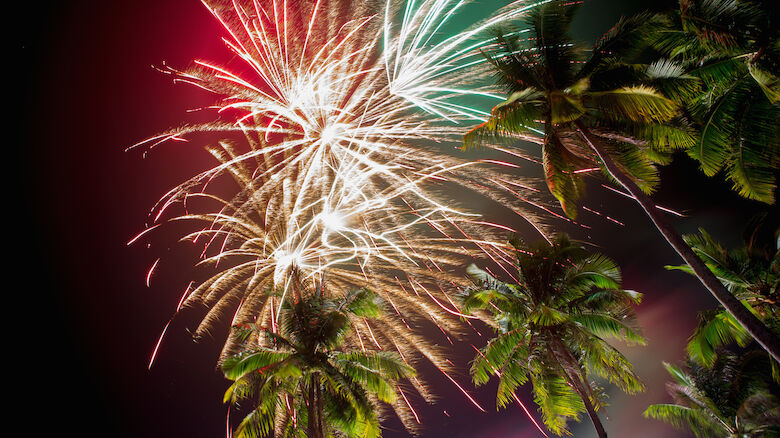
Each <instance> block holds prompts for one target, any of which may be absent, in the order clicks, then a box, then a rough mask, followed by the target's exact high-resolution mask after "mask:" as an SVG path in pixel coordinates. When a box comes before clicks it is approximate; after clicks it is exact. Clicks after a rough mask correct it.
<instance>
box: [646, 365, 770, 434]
mask: <svg viewBox="0 0 780 438" xmlns="http://www.w3.org/2000/svg"><path fill="white" fill-rule="evenodd" d="M755 359H757V357H756V354H755V353H753V354H749V355H745V356H742V357H740V358H737V357H736V356H721V357H719V358H718V360H717V361H716V362H715V363H714V364H713V367H712V368H706V367H702V366H699V365H696V364H695V363H691V364H690V365H689V367H688V368H689V370H688V371H685V370H683V369H681V368H679V367H676V366H674V365H670V364H667V363H664V366H665V367H666V369H667V371H669V374H670V375H671V376H672V378H673V381H672V382H670V383H668V384H667V391H668V392H669V394H670V395H671V396H672V398H673V399H674V401H675V403H667V404H655V405H652V406H650V407H649V408H647V410H646V411H645V413H644V415H645V416H646V417H649V418H655V419H658V420H661V421H663V422H665V423H668V424H671V425H672V426H675V427H677V428H679V429H687V430H690V431H691V432H693V433H694V434H695V435H696V436H697V437H700V438H704V437H707V438H712V437H723V438H749V437H774V436H778V435H779V434H780V427H779V426H780V404H779V403H778V400H777V398H776V397H775V396H773V395H772V394H771V393H770V392H769V391H768V389H767V387H766V382H765V381H764V380H765V379H764V378H763V377H764V376H766V370H764V369H760V368H756V366H755V362H756V361H755ZM759 359H760V358H759ZM760 362H763V363H765V361H759V363H760Z"/></svg>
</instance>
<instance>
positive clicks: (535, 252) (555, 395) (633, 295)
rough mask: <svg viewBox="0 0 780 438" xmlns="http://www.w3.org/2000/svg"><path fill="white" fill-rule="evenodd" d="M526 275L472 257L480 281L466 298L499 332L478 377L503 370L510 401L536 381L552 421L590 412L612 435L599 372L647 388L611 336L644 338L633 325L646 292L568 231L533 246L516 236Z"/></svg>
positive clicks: (480, 359)
mask: <svg viewBox="0 0 780 438" xmlns="http://www.w3.org/2000/svg"><path fill="white" fill-rule="evenodd" d="M512 243H513V245H514V246H515V248H516V255H517V266H516V267H517V273H518V274H519V276H518V277H517V278H518V280H519V282H518V283H504V282H501V281H499V280H497V279H495V278H493V277H492V276H491V275H489V274H488V273H487V272H485V271H482V270H480V269H478V268H477V267H476V266H474V265H471V266H470V267H469V268H468V272H469V274H470V275H471V276H472V277H473V279H474V280H475V282H476V283H477V285H478V287H479V288H478V289H474V290H471V291H469V292H468V294H467V296H466V297H465V299H464V309H465V310H466V311H469V312H471V311H475V310H479V311H482V312H484V314H483V315H482V316H483V318H485V319H486V320H488V321H490V320H492V321H493V322H494V325H495V327H496V329H497V331H498V334H497V336H496V337H495V338H493V339H492V340H491V341H490V342H489V343H488V344H487V346H485V348H483V349H482V350H481V351H480V353H479V355H478V356H477V357H476V358H475V359H474V362H473V364H472V367H471V374H472V376H473V379H474V382H475V383H476V384H478V385H481V384H484V383H486V382H487V381H488V380H489V379H490V376H491V375H496V376H498V378H499V385H498V393H497V403H498V405H499V406H505V405H506V404H507V403H510V402H511V400H512V398H513V397H514V391H515V390H516V389H517V387H518V386H521V385H523V384H525V383H526V382H527V381H528V380H530V381H531V383H532V384H533V393H534V400H535V402H536V403H537V404H538V405H539V407H540V409H541V412H542V416H543V419H544V422H545V424H546V425H547V427H548V428H549V429H550V430H551V431H552V432H554V433H556V434H558V435H561V434H563V433H566V432H567V429H566V422H567V420H569V419H572V418H578V416H579V414H580V413H582V412H587V414H588V415H589V416H590V419H591V420H592V421H593V425H594V427H595V428H596V431H597V433H598V435H599V436H600V437H605V436H606V431H605V430H604V427H603V425H602V424H601V420H600V419H599V417H598V414H597V410H598V409H599V408H600V407H601V406H602V402H601V400H600V397H599V392H600V391H599V389H598V388H597V387H595V386H594V384H593V383H591V381H590V376H591V374H596V375H598V376H600V377H602V378H604V379H606V380H608V381H609V382H612V383H614V384H615V385H617V386H618V387H619V388H621V389H622V390H623V391H625V392H628V393H635V392H637V391H641V390H643V389H644V386H643V385H642V383H641V382H640V380H639V378H638V377H637V376H636V374H634V371H633V369H632V366H631V364H630V363H629V362H628V360H627V359H626V358H625V356H623V354H621V353H620V352H619V351H618V350H617V349H615V348H614V347H613V346H611V345H610V344H609V343H608V342H607V341H606V340H605V338H615V339H620V340H624V341H628V342H630V343H639V344H643V343H644V339H643V338H642V336H641V334H640V333H639V332H638V330H637V329H636V328H634V327H633V315H634V313H633V307H632V306H633V305H635V304H637V303H639V301H640V299H641V295H640V294H639V293H637V292H634V291H629V290H624V289H622V288H621V286H620V282H621V278H620V270H619V269H618V267H617V266H616V265H615V263H614V262H613V261H612V260H610V259H609V258H607V257H605V256H603V255H600V254H593V255H589V254H588V253H587V251H586V250H585V249H584V248H583V247H582V246H581V245H578V244H575V243H573V242H571V241H570V240H569V238H568V237H567V236H566V235H564V234H561V235H557V236H554V238H553V240H552V243H551V244H548V243H547V242H544V241H543V242H539V243H538V244H535V245H532V246H526V245H523V244H522V243H521V242H519V241H517V240H515V241H513V242H512Z"/></svg>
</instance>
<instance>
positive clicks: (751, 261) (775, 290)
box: [667, 216, 780, 367]
mask: <svg viewBox="0 0 780 438" xmlns="http://www.w3.org/2000/svg"><path fill="white" fill-rule="evenodd" d="M765 218H766V216H760V217H757V218H755V219H754V220H753V221H752V223H751V224H750V225H749V226H748V228H747V230H746V233H745V235H744V236H743V240H744V246H743V247H742V248H738V249H732V250H727V249H725V248H723V247H722V246H721V245H720V244H719V243H718V242H716V241H715V240H714V239H713V238H712V236H711V235H710V234H709V233H707V232H706V231H705V230H703V229H699V234H693V235H686V236H683V238H684V239H685V242H686V243H687V244H688V245H689V246H690V247H691V248H693V250H694V251H695V252H696V254H697V255H698V256H699V257H700V258H701V259H702V260H704V263H705V264H706V265H707V267H708V268H709V269H710V271H712V273H713V274H715V275H716V276H717V277H718V279H719V280H720V281H721V282H722V283H723V284H724V285H725V286H726V287H727V288H728V290H729V292H731V293H732V294H733V295H734V296H735V297H736V298H737V299H739V300H740V301H742V302H743V303H745V305H746V306H748V308H750V309H751V311H752V312H753V313H755V314H757V315H758V317H759V318H760V319H761V320H763V321H764V322H765V323H768V325H770V326H771V327H773V328H774V329H775V331H776V332H777V330H778V329H779V328H780V315H778V307H777V306H778V300H780V248H778V246H777V243H778V242H777V239H776V237H775V236H774V233H772V232H771V231H772V230H771V229H769V228H768V227H766V226H762V225H765V222H764V221H765V220H766V219H765ZM667 268H668V269H680V270H683V271H685V272H688V273H690V272H691V270H690V267H688V266H687V265H683V266H667ZM699 320H700V321H699V325H698V327H697V328H696V332H695V333H694V335H693V336H692V337H691V340H690V342H689V343H688V348H687V349H688V355H689V356H690V358H691V360H693V361H695V362H697V363H699V364H702V365H705V366H708V367H709V366H712V365H713V364H714V362H715V359H716V357H717V350H718V348H720V347H722V346H724V345H726V344H729V343H731V342H736V343H737V344H738V345H739V346H741V347H745V346H746V345H747V343H748V341H750V339H751V338H750V335H749V334H748V333H747V331H745V328H744V327H742V325H740V324H739V322H738V321H736V320H735V319H734V318H733V317H732V316H731V315H730V314H729V313H728V312H726V311H725V310H723V309H719V310H711V311H706V312H702V313H701V314H700V315H699Z"/></svg>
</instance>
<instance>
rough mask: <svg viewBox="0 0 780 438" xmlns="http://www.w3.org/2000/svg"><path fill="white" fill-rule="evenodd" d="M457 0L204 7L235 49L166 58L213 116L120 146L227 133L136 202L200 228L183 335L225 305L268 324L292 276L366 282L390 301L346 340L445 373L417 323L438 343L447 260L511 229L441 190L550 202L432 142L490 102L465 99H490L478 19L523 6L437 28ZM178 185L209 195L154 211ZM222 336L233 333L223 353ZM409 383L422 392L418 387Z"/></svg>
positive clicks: (179, 190) (352, 284)
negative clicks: (204, 163) (194, 205)
mask: <svg viewBox="0 0 780 438" xmlns="http://www.w3.org/2000/svg"><path fill="white" fill-rule="evenodd" d="M465 4H466V2H464V1H458V2H454V1H449V0H429V1H421V2H415V1H409V2H408V3H407V4H406V5H405V6H403V7H397V6H395V5H394V4H393V3H392V2H388V3H387V4H385V5H382V4H379V3H373V2H357V3H355V2H348V1H326V0H315V1H302V2H296V3H295V5H294V6H293V5H292V4H288V2H286V1H283V0H273V1H265V2H262V3H261V2H259V1H257V0H254V1H250V2H241V3H239V2H236V1H233V2H209V3H207V4H206V6H207V7H208V8H209V10H210V11H211V12H212V14H213V15H214V16H215V17H216V18H217V19H218V20H219V21H220V22H221V23H222V24H223V26H224V28H225V31H226V34H227V37H226V38H225V43H226V45H227V46H228V48H229V49H230V50H231V51H232V52H233V53H234V54H235V55H236V58H237V60H238V62H236V65H235V66H231V67H230V68H228V67H223V66H219V65H215V64H214V63H210V62H206V61H196V63H195V65H194V66H193V67H192V68H190V69H188V70H185V71H179V70H174V69H171V68H168V69H166V71H167V72H168V73H170V74H173V75H174V76H175V80H176V81H177V82H185V83H189V84H192V85H195V86H197V87H199V88H202V89H204V90H208V91H210V92H213V93H215V94H216V95H217V96H219V98H220V100H219V101H218V103H217V104H216V105H215V107H214V109H215V110H216V111H217V113H218V114H219V117H218V118H217V121H215V122H212V123H207V124H202V125H197V126H186V127H182V128H177V129H174V130H172V131H170V132H166V133H163V134H161V135H159V136H156V137H153V138H151V139H148V140H146V141H144V142H142V143H139V144H138V145H136V146H134V147H139V148H144V150H145V151H148V150H151V149H153V148H154V147H156V146H157V145H159V144H162V143H164V142H166V141H170V140H185V139H186V137H187V135H189V134H194V133H199V132H219V133H222V134H224V135H226V136H234V137H236V138H235V139H233V141H227V140H226V141H221V142H219V143H218V144H217V145H216V146H212V147H209V148H208V149H209V151H210V152H211V153H212V155H214V156H215V157H216V159H217V162H218V164H217V165H216V166H214V167H212V168H210V169H208V170H205V171H203V172H202V173H200V174H198V175H196V176H194V177H193V178H191V179H189V180H188V181H186V182H184V183H183V184H181V185H179V186H177V187H175V188H173V189H172V190H171V191H170V192H168V193H167V194H166V195H165V196H164V197H163V198H162V199H161V200H160V202H159V203H158V205H156V206H155V208H154V209H153V211H152V217H153V218H154V223H155V225H153V226H152V227H151V228H150V229H149V230H151V229H152V228H156V227H157V224H160V223H163V222H167V221H194V222H197V223H200V224H202V226H201V227H200V228H199V229H198V231H195V232H193V233H191V234H188V235H187V236H185V237H184V239H185V240H191V241H193V242H196V243H201V244H203V247H204V249H203V257H202V258H203V260H202V262H201V264H204V265H210V266H212V267H214V269H213V270H212V272H213V274H212V275H211V276H210V277H209V278H208V279H206V280H205V281H203V282H201V283H199V284H198V285H196V286H195V287H194V288H192V289H190V288H189V287H188V289H187V292H186V293H185V296H184V297H182V301H181V302H180V303H179V306H178V308H181V307H182V306H186V305H190V304H193V303H202V304H205V305H206V306H207V307H208V309H209V310H208V312H207V314H206V315H205V316H204V318H203V320H202V322H201V324H200V326H199V327H198V329H197V330H196V334H203V333H205V332H206V331H208V330H209V328H211V327H212V326H213V324H214V322H215V321H216V320H217V319H218V318H219V317H220V316H223V315H226V314H227V315H231V314H232V315H233V316H232V318H233V319H232V323H233V324H232V325H233V326H234V327H237V326H241V325H242V324H260V325H262V326H264V327H268V328H270V329H271V330H273V329H274V327H275V325H276V318H277V317H278V314H279V309H280V303H281V302H282V301H283V300H286V299H290V298H291V297H295V296H296V294H299V293H300V292H299V289H298V288H300V287H305V288H310V289H316V290H319V291H321V293H328V294H343V293H345V292H346V291H348V290H350V289H354V288H359V287H369V288H371V289H372V290H374V291H375V292H376V293H377V294H378V295H379V296H380V297H382V299H383V301H384V302H385V304H386V307H387V308H388V312H386V313H387V315H386V317H384V318H381V319H379V320H372V322H371V324H370V325H369V322H368V321H365V320H357V321H353V323H354V326H355V327H356V330H355V333H354V335H353V338H354V339H352V342H353V343H354V344H355V345H358V346H359V347H360V348H363V349H383V350H395V351H397V352H398V353H399V354H400V355H401V357H402V358H404V360H405V361H409V362H411V363H413V362H415V361H417V360H420V359H421V358H423V357H424V358H426V359H427V360H429V361H430V362H431V363H433V364H434V365H435V366H436V367H437V368H438V369H439V370H441V371H442V372H443V373H444V374H445V375H446V376H447V378H449V379H450V380H452V378H451V377H450V375H449V374H448V372H451V371H452V370H451V363H450V362H449V361H447V360H446V358H445V357H444V355H443V354H442V352H441V351H440V350H439V349H438V348H436V347H435V345H434V344H433V343H432V342H430V341H428V340H427V339H425V338H424V337H422V336H421V335H420V334H419V328H420V327H421V324H423V325H424V324H426V323H430V324H433V325H435V326H436V327H438V328H439V329H440V330H441V333H442V336H445V337H447V339H449V336H450V335H456V334H458V333H459V330H460V324H459V321H458V319H459V318H464V317H465V316H464V315H462V314H461V313H460V312H459V310H458V307H457V305H456V304H455V302H454V300H453V299H452V293H454V292H455V291H456V290H457V289H458V288H459V287H460V286H461V285H462V284H461V283H462V281H463V280H462V276H459V275H456V272H458V269H459V268H460V267H461V266H464V265H465V264H466V260H467V259H468V258H474V257H481V258H486V259H491V260H492V261H494V262H496V263H497V264H498V265H499V266H501V265H503V264H504V261H508V260H509V259H510V258H511V256H510V254H509V252H508V251H507V250H506V248H505V247H504V244H503V241H504V236H505V235H506V234H507V233H508V232H511V231H513V230H511V229H510V228H509V227H505V226H502V225H498V224H492V223H489V222H487V221H485V220H483V219H481V217H480V216H479V215H478V214H476V213H475V212H472V211H470V209H468V208H466V207H465V206H464V205H459V203H457V202H455V201H454V200H453V199H452V198H453V197H451V196H447V193H448V192H452V191H457V192H462V191H463V190H466V191H468V192H471V193H472V194H473V195H474V196H481V197H484V198H487V199H490V200H493V201H497V202H500V203H501V204H503V205H505V206H507V207H509V208H510V209H512V210H513V211H515V212H516V213H517V214H518V215H519V216H520V217H522V218H523V219H524V220H526V221H527V222H528V223H529V224H531V225H532V226H533V227H534V228H535V229H536V230H538V231H539V232H540V233H542V234H543V235H544V234H545V227H544V223H543V221H542V219H541V218H540V217H537V215H536V214H535V212H538V213H542V212H544V211H545V209H547V208H548V207H547V206H546V205H547V204H546V203H545V201H543V200H540V199H538V198H539V196H540V192H539V190H537V189H535V188H534V186H535V185H536V182H534V181H525V180H522V179H519V178H517V177H516V176H513V177H511V178H508V177H507V176H506V175H505V173H504V170H506V169H511V168H512V166H515V165H512V164H511V163H508V162H504V161H498V160H482V161H478V162H474V161H466V160H463V159H460V158H457V157H456V156H454V155H453V154H450V153H447V152H443V151H442V148H444V147H446V146H447V145H450V146H453V145H457V144H459V143H460V138H461V136H462V134H463V130H464V128H463V124H464V123H465V124H466V126H468V125H469V124H473V123H474V122H475V121H482V120H483V118H484V117H485V116H487V115H488V112H487V111H485V110H484V109H481V108H486V107H487V108H489V107H490V106H491V105H492V104H494V103H495V102H497V101H498V100H497V99H501V98H500V97H498V96H496V95H495V94H493V93H491V92H490V90H489V88H487V87H483V86H480V80H481V79H483V78H484V77H485V76H486V74H485V72H484V65H483V64H482V63H481V62H480V60H481V57H480V55H479V52H478V51H477V50H476V49H477V48H478V47H480V46H482V45H484V44H485V43H486V41H485V40H482V39H480V35H481V33H482V31H483V30H484V29H486V28H487V27H489V26H491V25H493V24H496V23H498V22H500V21H503V20H507V19H511V18H515V17H517V16H519V15H521V14H522V13H523V12H524V11H525V10H527V9H528V8H529V7H532V6H533V4H531V3H527V2H515V3H513V4H512V5H510V6H509V7H507V8H506V9H503V10H500V11H498V12H497V13H496V14H495V15H494V16H493V17H492V18H489V19H487V20H485V21H483V22H480V23H478V24H476V25H474V26H473V27H472V28H469V29H468V30H465V31H463V32H459V33H456V34H454V35H453V36H450V37H446V38H445V37H441V36H440V35H441V34H442V29H444V28H445V27H447V26H449V20H450V19H451V17H453V16H454V15H455V14H456V13H457V12H458V11H459V10H460V9H461V8H463V7H464V5H465ZM396 22H398V23H400V24H396ZM464 97H465V99H464ZM465 101H468V102H480V101H481V102H484V103H483V104H481V106H480V104H473V105H471V104H469V105H467V104H465V103H464V102H465ZM527 140H531V141H538V140H537V139H534V138H528V139H527ZM515 167H516V166H515ZM226 177H227V178H231V179H232V180H233V181H235V183H236V186H237V190H235V191H234V192H233V193H231V195H230V196H219V195H217V194H215V193H214V192H213V191H210V190H209V187H210V184H211V183H212V181H215V180H216V179H218V178H226ZM193 198H207V199H209V200H211V204H210V205H216V207H215V208H213V209H211V210H207V211H205V212H202V213H191V214H190V213H185V214H178V215H177V214H173V217H169V216H171V215H170V214H166V212H167V211H169V209H170V208H171V207H172V206H174V205H177V204H183V205H185V207H186V205H187V203H188V202H191V200H192V199H193ZM147 231H148V230H147ZM144 233H146V232H144ZM144 233H142V234H144ZM134 240H135V239H134ZM178 308H177V310H178ZM426 321H427V322H426ZM166 329H167V326H166ZM158 345H159V343H158ZM237 348H239V342H238V340H237V338H236V334H235V331H231V333H230V335H229V336H228V339H227V341H226V343H225V347H224V349H223V357H224V355H229V354H233V353H235V352H236V349H237ZM452 381H453V383H455V384H456V385H457V383H456V382H455V381H454V380H452ZM412 385H413V386H414V387H415V388H416V389H417V391H418V392H419V393H420V394H421V395H422V396H423V397H424V398H426V399H427V400H430V399H431V393H430V391H429V390H428V388H426V386H425V385H424V383H423V382H421V381H419V380H417V379H414V380H413V381H412ZM458 387H459V388H460V386H459V385H458ZM399 391H401V389H400V388H399ZM464 392H465V391H464ZM400 394H401V396H402V397H401V398H399V400H403V401H404V403H399V404H398V406H394V408H395V411H396V412H397V413H398V414H399V416H400V418H401V419H402V420H403V421H404V424H405V425H406V426H407V427H409V428H410V429H411V428H413V427H414V424H415V423H419V418H418V417H417V415H416V413H414V411H413V410H412V407H411V404H409V402H408V399H407V397H406V395H405V394H404V393H403V392H401V393H400Z"/></svg>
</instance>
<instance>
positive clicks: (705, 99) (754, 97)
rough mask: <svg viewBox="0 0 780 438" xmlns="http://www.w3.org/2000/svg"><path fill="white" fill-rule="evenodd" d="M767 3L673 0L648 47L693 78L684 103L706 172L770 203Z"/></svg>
mask: <svg viewBox="0 0 780 438" xmlns="http://www.w3.org/2000/svg"><path fill="white" fill-rule="evenodd" d="M774 6H775V5H773V4H770V2H769V1H762V0H757V1H748V0H681V1H680V9H679V10H677V11H675V12H673V13H672V14H670V18H671V23H670V25H669V26H662V27H659V29H661V30H660V32H658V34H657V35H656V38H655V41H654V44H653V45H654V47H655V48H656V49H658V50H660V52H661V53H663V54H664V55H666V56H669V57H671V58H672V59H675V60H677V61H679V62H681V63H682V64H683V65H684V66H685V67H686V71H687V72H688V73H689V74H691V75H693V76H695V77H697V78H700V79H701V84H702V87H703V89H702V91H701V92H700V93H697V94H696V95H695V98H694V99H692V100H691V101H689V102H688V105H687V107H688V108H687V109H688V114H689V115H690V116H691V118H692V120H694V121H695V123H696V126H697V128H698V129H697V131H698V132H699V133H700V135H698V136H697V139H696V142H695V144H694V145H693V146H692V147H689V148H687V149H686V152H687V153H688V154H689V155H690V156H691V157H693V158H694V159H696V160H697V161H698V162H699V163H700V165H701V169H702V171H704V173H705V174H706V175H707V176H713V175H715V174H716V173H718V172H720V171H723V172H724V173H725V176H726V177H727V178H728V179H729V180H731V181H732V182H733V183H734V188H735V189H736V190H737V191H738V192H739V194H740V195H742V196H744V197H746V198H749V199H755V200H759V201H761V202H765V203H768V204H772V203H774V192H775V188H776V187H777V184H776V178H775V174H776V172H777V170H778V169H780V126H778V124H777V120H779V119H780V105H778V102H779V100H780V78H778V75H780V61H778V60H780V41H778V38H777V37H778V23H777V22H776V15H773V13H772V10H773V7H774Z"/></svg>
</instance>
